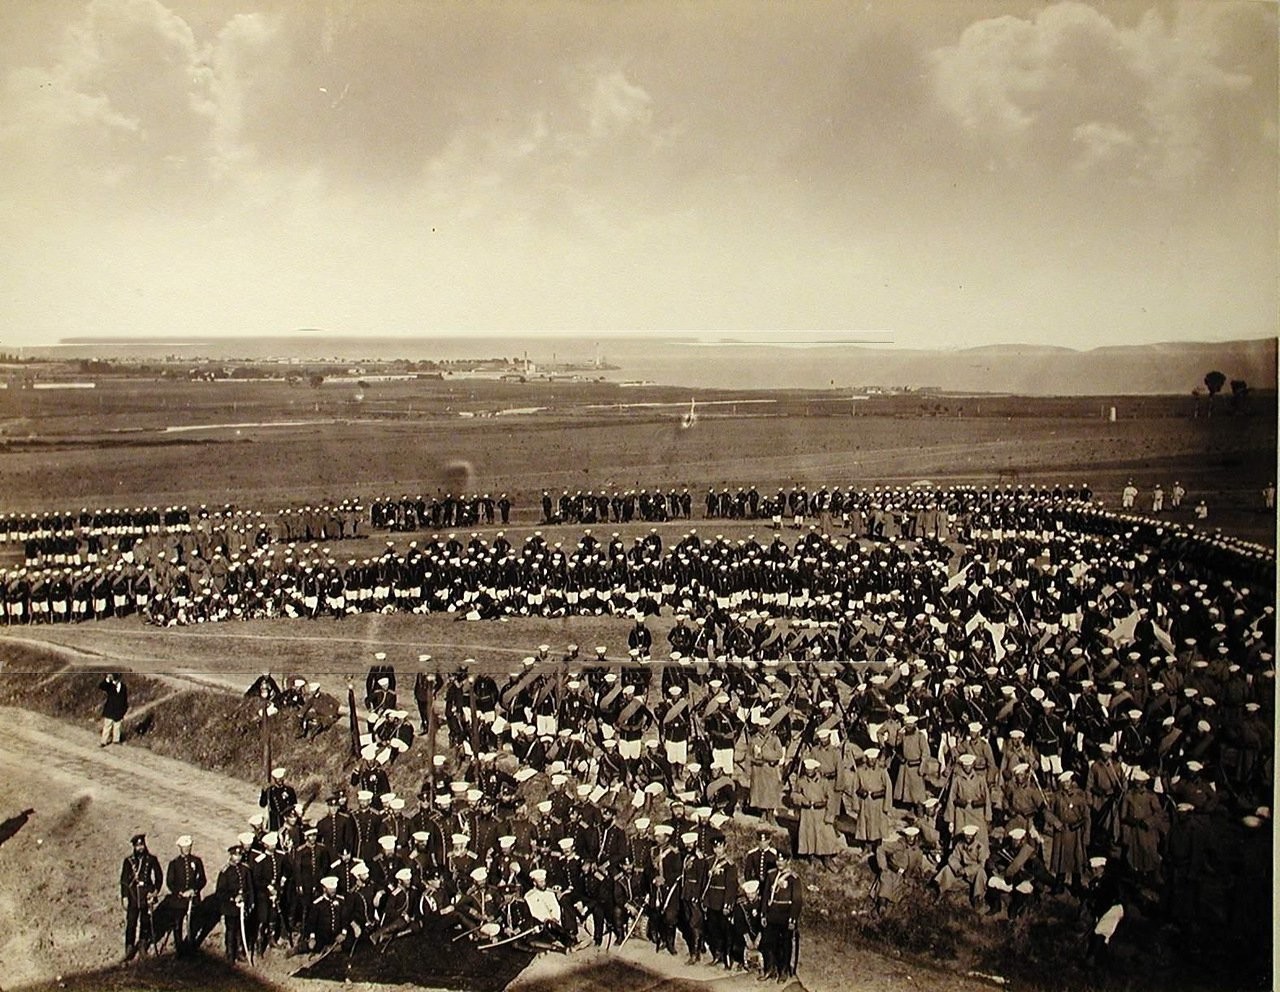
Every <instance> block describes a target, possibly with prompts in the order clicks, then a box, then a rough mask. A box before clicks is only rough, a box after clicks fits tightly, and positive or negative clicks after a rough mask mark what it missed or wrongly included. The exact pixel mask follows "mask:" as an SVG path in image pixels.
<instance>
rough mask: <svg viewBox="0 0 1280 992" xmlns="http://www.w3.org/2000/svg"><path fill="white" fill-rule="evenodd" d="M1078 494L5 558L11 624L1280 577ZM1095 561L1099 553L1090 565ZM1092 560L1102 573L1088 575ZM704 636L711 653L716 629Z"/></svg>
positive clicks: (1071, 603) (1245, 555) (993, 495)
mask: <svg viewBox="0 0 1280 992" xmlns="http://www.w3.org/2000/svg"><path fill="white" fill-rule="evenodd" d="M1084 491H1085V492H1087V490H1084ZM1075 497H1076V498H1074V499H1068V498H1066V495H1064V496H1063V497H1062V498H1059V497H1057V496H1055V495H1054V493H1053V492H1052V491H1050V492H1048V493H1047V494H1046V493H1045V492H1044V491H1041V490H1035V489H1029V490H1023V489H1018V490H985V489H974V488H968V487H957V488H953V489H948V490H944V491H941V492H934V491H919V490H912V489H895V490H883V491H882V490H878V489H876V490H869V491H867V492H860V493H851V494H850V496H849V498H846V499H845V500H844V501H843V503H842V505H843V509H842V510H841V515H840V519H839V521H838V522H836V521H835V520H830V521H828V520H822V519H820V520H819V522H818V523H812V524H810V525H809V526H808V527H807V529H806V530H804V531H803V533H801V534H800V535H798V536H797V538H796V539H795V540H794V541H793V542H792V543H790V544H789V543H788V542H787V541H785V540H784V539H783V537H782V535H781V533H780V532H779V531H776V530H775V531H774V532H773V535H772V538H771V539H770V540H767V541H761V540H758V539H757V538H756V536H755V535H754V534H752V535H749V536H747V537H746V538H742V539H738V540H736V541H733V540H729V539H726V538H725V537H724V536H723V535H715V536H714V537H706V536H703V535H699V534H698V532H697V530H696V529H690V530H689V531H687V532H686V533H685V534H684V535H683V536H681V537H680V538H679V540H677V541H675V542H674V543H673V544H672V546H671V547H664V543H663V540H662V537H661V535H660V533H659V531H658V529H657V528H651V529H650V531H649V532H648V533H647V534H645V535H643V536H639V537H635V538H633V539H632V540H631V542H630V543H629V544H628V543H627V542H624V541H623V540H622V538H621V537H620V536H619V535H618V534H617V533H616V532H615V533H613V534H612V535H610V536H609V537H608V538H607V539H605V540H604V541H602V540H601V539H600V538H598V537H596V536H595V535H594V534H593V533H592V532H591V530H590V529H587V530H586V531H585V532H584V533H583V535H582V536H581V538H580V539H579V540H578V541H577V542H576V543H574V544H572V545H570V546H566V545H564V544H563V543H561V542H554V543H551V542H548V541H547V540H546V538H545V537H544V536H543V534H542V532H541V531H535V532H534V533H533V534H531V535H529V536H527V537H526V538H525V539H524V540H523V541H522V542H521V543H520V544H519V545H516V544H513V543H512V542H511V541H510V540H508V539H507V537H506V534H505V532H504V531H499V532H497V533H496V534H495V536H494V538H493V540H492V542H490V541H488V540H486V539H485V538H484V537H483V536H482V535H481V534H480V533H479V532H472V533H470V534H469V535H462V536H459V535H458V534H456V533H449V534H447V535H446V536H444V537H441V535H439V534H432V535H431V536H430V537H429V538H427V539H424V540H422V541H418V540H413V541H409V542H408V543H407V546H404V547H399V548H398V547H397V546H396V544H395V542H391V541H389V542H387V543H386V545H385V547H383V548H382V549H381V550H380V551H379V552H377V553H375V554H374V555H372V556H368V557H361V558H356V557H347V558H344V557H343V555H342V551H341V549H340V548H339V547H337V546H336V541H337V540H338V539H340V538H342V537H345V536H353V534H354V533H356V530H357V527H358V525H357V524H354V523H349V525H344V524H343V517H342V515H341V514H340V513H336V514H334V515H333V516H332V517H330V516H329V515H328V514H327V513H325V512H322V511H316V512H312V511H310V510H309V509H306V510H303V511H299V512H298V513H285V512H283V511H282V512H281V513H280V514H278V515H277V520H276V521H274V522H271V521H269V520H268V519H267V518H265V517H263V516H262V514H261V513H255V512H251V511H242V510H234V509H232V508H226V509H224V510H223V511H216V512H210V511H207V510H204V509H203V508H202V509H201V511H200V512H199V513H198V514H196V515H195V516H194V517H193V518H191V519H190V520H189V522H187V523H183V524H179V525H177V526H175V527H170V528H166V527H164V526H163V525H161V526H159V527H156V528H155V530H156V532H155V533H152V532H150V531H147V532H143V533H141V534H140V533H138V532H137V531H136V530H133V529H130V528H128V527H125V528H123V529H124V530H125V531H126V533H124V534H122V535H121V536H119V538H118V540H117V542H116V544H115V545H114V546H110V547H106V548H103V547H101V546H98V547H96V548H92V547H91V549H90V550H89V551H88V552H87V554H86V556H85V557H84V558H83V559H82V558H81V557H80V556H79V554H76V555H74V556H72V557H67V556H66V555H64V554H61V553H59V554H56V555H55V556H54V558H53V560H52V562H48V561H46V560H44V559H42V560H41V562H40V564H39V565H34V564H29V565H28V566H25V567H19V568H14V569H10V570H9V571H8V572H6V573H5V575H4V577H3V586H4V588H3V594H4V619H5V622H6V623H8V624H22V623H66V622H75V621H82V620H90V619H101V618H104V617H108V616H116V617H120V616H126V615H129V614H132V613H139V614H141V615H142V616H143V617H145V618H146V619H147V620H149V621H151V622H154V623H157V624H162V625H175V624H191V623H203V622H213V621H220V620H228V619H250V618H257V617H278V616H288V617H308V618H314V617H321V616H326V617H339V618H340V617H344V616H349V615H352V614H356V613H367V612H393V611H405V612H416V613H428V612H448V613H457V614H460V615H462V616H465V617H468V618H470V619H492V618H497V617H502V616H544V617H564V616H580V615H595V616H599V615H603V614H615V615H616V614H630V613H633V612H640V613H642V614H645V615H654V614H658V613H661V612H663V611H664V610H666V611H671V612H681V613H685V614H688V615H690V616H696V617H698V618H700V619H708V618H709V620H710V627H711V630H712V632H715V631H716V629H717V628H718V627H719V626H720V618H722V617H723V616H724V615H726V614H728V613H730V612H750V611H756V612H762V613H765V614H768V615H770V616H773V617H789V618H798V619H807V620H813V621H817V622H821V623H824V624H829V623H835V624H836V625H837V627H840V628H841V629H845V628H847V627H848V625H849V624H850V623H852V622H854V621H855V620H857V619H858V618H859V617H860V616H861V614H863V613H866V612H876V611H874V610H869V608H870V607H872V606H879V607H883V606H884V604H885V603H886V602H888V600H887V599H886V597H888V598H889V599H894V600H896V602H897V605H898V606H899V607H901V611H900V612H903V613H904V616H905V615H906V613H905V611H907V610H910V611H911V615H915V614H917V613H919V612H920V610H921V608H922V607H923V606H924V605H925V603H926V602H931V603H933V604H934V606H935V608H936V607H937V605H938V604H939V602H940V600H939V597H943V598H946V599H948V600H949V599H951V598H953V597H952V596H951V595H950V593H951V592H953V590H950V589H948V588H947V586H948V584H949V583H950V582H953V581H954V580H955V574H956V572H957V569H959V568H962V567H968V566H972V570H971V577H972V578H974V579H981V578H983V577H986V578H990V579H993V580H995V581H997V583H998V585H999V586H1000V587H1001V588H1002V589H1003V590H1004V593H1005V594H1003V595H995V594H994V593H990V592H988V593H986V594H985V595H984V597H983V598H984V599H985V600H986V602H985V607H986V608H987V609H988V610H989V612H988V614H987V616H988V617H989V618H990V619H992V620H993V621H995V622H1003V618H1004V617H1005V616H1006V615H1007V614H1008V612H1009V610H1010V608H1011V606H1013V605H1016V606H1018V607H1019V608H1021V607H1022V606H1023V605H1024V604H1023V603H1022V600H1024V599H1026V598H1028V597H1036V598H1038V599H1040V600H1043V601H1042V602H1037V603H1036V604H1034V605H1035V607H1036V608H1037V609H1039V610H1040V611H1042V612H1044V611H1052V610H1060V611H1061V612H1062V613H1063V614H1067V615H1074V614H1075V612H1078V611H1079V609H1080V606H1081V596H1082V594H1086V593H1087V592H1088V591H1089V588H1094V589H1095V591H1096V588H1097V587H1098V585H1099V584H1098V581H1097V580H1098V578H1099V577H1100V576H1102V575H1103V574H1104V573H1114V574H1115V575H1117V576H1118V575H1121V574H1122V573H1125V572H1127V571H1132V570H1133V569H1131V568H1130V569H1126V568H1125V567H1123V566H1122V565H1120V564H1118V563H1114V562H1108V561H1106V559H1107V557H1108V556H1109V555H1110V553H1111V551H1110V546H1111V543H1112V542H1113V541H1115V540H1116V539H1122V540H1125V541H1128V542H1129V543H1131V544H1134V545H1135V546H1139V547H1142V548H1144V549H1146V553H1145V554H1144V557H1146V556H1147V555H1148V554H1149V555H1150V556H1152V557H1154V558H1157V559H1158V558H1164V557H1169V556H1179V555H1185V556H1187V557H1189V558H1190V559H1191V560H1192V561H1193V562H1197V561H1200V560H1204V561H1206V562H1212V561H1216V560H1218V559H1222V558H1224V557H1229V558H1230V559H1231V561H1232V567H1233V568H1234V569H1235V570H1236V572H1238V573H1239V574H1240V575H1242V576H1245V577H1248V578H1250V579H1251V580H1252V581H1255V582H1256V583H1258V584H1259V585H1267V586H1270V585H1273V584H1274V557H1273V555H1272V554H1271V553H1270V551H1269V550H1267V549H1264V548H1262V547H1261V546H1258V545H1254V544H1250V543H1248V542H1243V541H1239V540H1234V539H1230V538H1225V537H1222V536H1221V535H1217V534H1215V533H1211V532H1199V531H1196V529H1195V528H1194V526H1183V525H1169V524H1162V523H1161V522H1160V521H1158V520H1154V519H1150V518H1142V517H1131V516H1117V515H1114V514H1112V513H1109V512H1106V511H1104V510H1102V509H1100V508H1098V507H1096V506H1094V505H1092V504H1091V503H1089V502H1088V501H1086V500H1082V499H1081V498H1080V491H1076V494H1075ZM291 521H292V522H291ZM330 521H333V526H334V527H335V529H336V531H337V536H336V537H334V538H330V536H329V529H328V528H329V522H330ZM384 523H385V520H384ZM828 523H829V524H830V526H827V524H828ZM317 531H318V532H319V539H316V534H317ZM840 534H847V535H848V539H847V540H840V539H839V538H838V537H837V536H836V535H840ZM308 537H311V538H312V539H311V540H310V541H308V540H307V538H308ZM1077 554H1083V555H1084V558H1083V559H1081V560H1077V559H1076V557H1075V556H1076V555H1077ZM1090 558H1092V559H1093V560H1094V562H1095V563H1096V562H1101V563H1102V564H1100V565H1097V567H1092V566H1090V565H1089V564H1088V560H1089V559H1090ZM997 561H998V562H1001V564H999V565H998V567H997V569H996V572H995V573H993V574H992V575H987V574H986V573H987V572H988V571H989V569H988V564H992V563H995V562H997ZM1080 569H1085V570H1087V571H1089V573H1090V581H1089V582H1082V579H1081V576H1080V571H1079V570H1080ZM970 584H972V583H965V586H966V587H967V586H968V585H970ZM1101 584H1102V585H1106V584H1108V583H1107V582H1103V583H1101ZM950 605H951V606H953V607H954V605H955V604H950ZM879 612H884V611H883V610H880V611H879ZM872 620H873V622H878V621H876V620H875V618H874V617H873V618H872ZM939 620H940V618H939V617H937V616H934V617H932V622H933V623H934V624H936V623H937V622H939ZM832 636H833V637H835V643H834V644H833V645H832V646H833V647H834V648H839V649H843V648H844V647H845V646H847V640H848V637H847V636H846V635H845V634H840V635H838V636H837V635H832ZM699 649H700V650H701V651H702V653H704V654H705V652H706V650H707V649H708V643H707V640H706V637H705V636H704V637H703V639H702V644H701V645H700V648H699Z"/></svg>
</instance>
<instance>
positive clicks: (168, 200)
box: [0, 0, 1277, 348]
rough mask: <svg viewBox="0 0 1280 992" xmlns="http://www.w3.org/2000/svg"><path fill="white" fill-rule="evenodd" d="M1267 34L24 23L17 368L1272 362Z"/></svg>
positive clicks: (7, 118) (696, 22)
mask: <svg viewBox="0 0 1280 992" xmlns="http://www.w3.org/2000/svg"><path fill="white" fill-rule="evenodd" d="M1276 21H1277V18H1276V7H1275V6H1274V5H1273V4H1271V3H1256V2H1246V3H1238V4H1233V3H1227V2H1217V0H1196V2H1189V3H1163V2H1159V0H1145V2H1140V3H1105V4H1096V5H1086V4H1081V3H1060V4H1041V3H1029V2H1005V3H996V2H977V0H974V2H967V0H938V2H934V3H920V2H913V0H874V2H862V3H859V2H850V0H840V2H815V0H795V2H788V3H782V2H776V3H764V2H754V0H728V2H713V0H699V2H694V0H689V2H675V0H612V2H603V0H601V2H559V0H546V2H514V0H504V2H501V3H483V2H475V0H468V2H466V3H463V2H456V3H454V2H416V0H348V2H331V3H324V2H322V0H165V2H161V0H92V2H88V3H86V2H84V0H76V2H67V0H0V72H2V73H3V76H2V77H0V345H15V344H16V345H33V344H37V343H51V342H53V341H56V340H57V339H59V338H61V337H65V336H83V335H121V334H140V335H150V336H160V337H163V336H165V335H184V336H186V335H199V336H205V335H263V334H279V333H288V332H290V331H293V330H295V329H298V328H323V329H325V330H326V331H329V332H332V333H335V334H352V335H358V334H377V335H388V334H415V335H437V334H445V333H460V332H470V333H474V332H483V333H520V334H525V333H543V332H558V333H570V334H572V333H588V334H598V333H599V332H601V331H609V330H616V331H698V332H718V333H731V332H738V331H758V332H776V331H797V332H800V331H805V332H833V331H838V332H852V333H854V334H860V333H863V332H882V333H884V334H886V335H888V337H889V338H890V339H891V340H892V341H893V342H894V343H896V344H898V345H906V346H949V345H977V344H989V343H996V342H1020V341H1039V342H1044V343H1049V344H1057V345H1068V346H1072V347H1079V348H1087V347H1095V346H1098V345H1103V344H1111V343H1117V342H1119V341H1160V340H1171V339H1195V340H1218V339H1227V338H1237V337H1261V336H1269V335H1274V334H1275V333H1276V326H1277V323H1276V322H1277V207H1276V204H1277V123H1276V111H1277V79H1276V66H1277V23H1276Z"/></svg>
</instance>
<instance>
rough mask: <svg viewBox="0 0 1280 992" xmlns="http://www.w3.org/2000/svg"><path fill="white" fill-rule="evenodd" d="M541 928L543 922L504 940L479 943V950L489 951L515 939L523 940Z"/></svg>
mask: <svg viewBox="0 0 1280 992" xmlns="http://www.w3.org/2000/svg"><path fill="white" fill-rule="evenodd" d="M541 929H542V926H541V924H539V925H538V926H536V927H529V929H527V930H521V931H520V932H519V933H518V934H516V935H515V936H513V937H505V938H503V939H502V940H495V941H493V942H492V943H489V944H478V945H476V946H477V949H478V950H481V951H487V950H489V949H491V948H494V947H501V946H502V945H503V944H510V943H512V942H513V941H517V940H523V939H524V938H525V937H530V936H532V935H533V934H535V933H537V932H538V931H539V930H541Z"/></svg>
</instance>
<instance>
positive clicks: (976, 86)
mask: <svg viewBox="0 0 1280 992" xmlns="http://www.w3.org/2000/svg"><path fill="white" fill-rule="evenodd" d="M1228 6H1229V5H1226V4H1193V5H1188V6H1187V7H1183V8H1179V9H1178V10H1176V11H1175V12H1174V13H1173V14H1172V15H1171V16H1170V17H1168V18H1166V17H1164V16H1161V15H1160V14H1158V13H1155V12H1152V13H1149V14H1147V15H1146V16H1144V17H1143V18H1142V19H1141V20H1140V21H1139V23H1137V24H1136V25H1133V26H1125V25H1122V24H1118V23H1116V22H1115V21H1114V20H1112V19H1111V18H1109V17H1108V16H1107V15H1106V14H1105V13H1103V12H1102V11H1100V10H1098V9H1095V8H1093V7H1090V6H1086V5H1085V4H1082V3H1061V4H1055V5H1053V6H1050V7H1046V8H1044V9H1043V10H1041V11H1040V12H1038V13H1037V14H1035V15H1034V16H1033V17H1030V18H1024V17H1013V16H1006V17H998V18H992V19H987V20H982V21H978V22H976V23H974V24H972V25H970V26H969V27H968V28H966V29H965V30H964V32H963V33H962V34H961V35H960V37H959V39H958V40H957V41H956V43H955V44H953V45H949V46H945V47H943V48H940V49H938V50H936V51H935V52H934V54H933V70H934V80H935V85H936V93H937V98H938V101H939V102H940V104H941V105H942V106H943V107H945V108H946V109H947V110H948V111H949V112H950V114H951V115H952V116H953V118H954V119H955V120H956V121H957V122H958V123H959V124H960V125H961V126H962V127H963V128H964V130H965V133H966V135H967V137H968V140H969V141H970V143H971V146H972V148H973V149H974V150H975V151H976V152H978V153H979V154H982V155H985V156H988V157H989V158H990V160H991V161H992V162H994V163H995V164H996V165H998V166H1000V167H1009V168H1021V167H1039V168H1043V169H1048V170H1055V169H1059V170H1060V169H1075V170H1078V171H1083V172H1086V173H1088V172H1091V171H1093V170H1097V169H1108V170H1112V171H1115V172H1117V173H1120V174H1124V175H1127V176H1130V177H1138V178H1140V179H1142V180H1143V181H1145V182H1149V183H1152V184H1154V185H1157V186H1164V187H1169V188H1173V187H1177V186H1180V185H1185V184H1187V183H1190V182H1195V181H1197V180H1199V179H1201V178H1203V177H1204V176H1205V175H1206V174H1207V173H1209V172H1210V171H1211V170H1214V169H1216V168H1219V167H1222V166H1223V165H1224V164H1227V165H1229V164H1230V163H1228V162H1226V161H1225V160H1226V159H1227V158H1228V157H1229V156H1231V155H1232V154H1233V153H1237V154H1238V153H1240V152H1241V151H1243V149H1242V148H1241V145H1242V143H1244V144H1252V145H1253V146H1254V147H1253V149H1252V152H1251V153H1252V154H1254V155H1256V154H1257V152H1258V151H1259V150H1260V147H1261V145H1260V143H1261V141H1262V139H1263V132H1262V130H1261V129H1260V128H1259V127H1258V113H1257V111H1258V105H1257V93H1258V91H1259V90H1260V89H1262V88H1265V87H1266V85H1267V79H1266V78H1265V77H1266V75H1267V72H1266V69H1265V64H1266V63H1265V61H1264V59H1265V51H1266V46H1263V47H1262V48H1261V49H1258V48H1254V49H1253V50H1251V51H1249V50H1243V46H1242V45H1241V39H1240V37H1239V31H1238V27H1239V25H1238V22H1237V21H1236V20H1235V19H1234V18H1236V17H1237V16H1238V12H1237V11H1234V10H1233V11H1232V12H1231V13H1230V14H1228V12H1227V11H1225V10H1219V11H1217V12H1216V13H1214V14H1212V15H1211V14H1208V13H1205V12H1204V11H1203V10H1202V8H1226V7H1228ZM1248 7H1250V8H1258V7H1259V5H1257V4H1250V5H1248ZM1249 16H1250V17H1258V16H1262V17H1264V18H1266V17H1272V18H1273V15H1272V14H1269V13H1262V12H1260V11H1258V10H1256V9H1255V10H1253V11H1252V12H1251V13H1250V15H1249ZM1258 26H1259V27H1262V26H1264V25H1261V24H1259V25H1258ZM1271 31H1272V33H1273V34H1274V22H1273V19H1272V25H1271ZM1260 56H1261V57H1260Z"/></svg>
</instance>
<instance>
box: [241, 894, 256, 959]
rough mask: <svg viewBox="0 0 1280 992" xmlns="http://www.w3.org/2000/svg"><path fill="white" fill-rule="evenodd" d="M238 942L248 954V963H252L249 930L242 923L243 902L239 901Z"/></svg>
mask: <svg viewBox="0 0 1280 992" xmlns="http://www.w3.org/2000/svg"><path fill="white" fill-rule="evenodd" d="M240 943H241V944H242V945H243V946H244V950H245V953H246V954H247V955H248V956H249V964H253V945H252V944H250V943H249V932H248V930H246V929H245V925H244V902H243V901H242V902H241V903H240Z"/></svg>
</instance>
